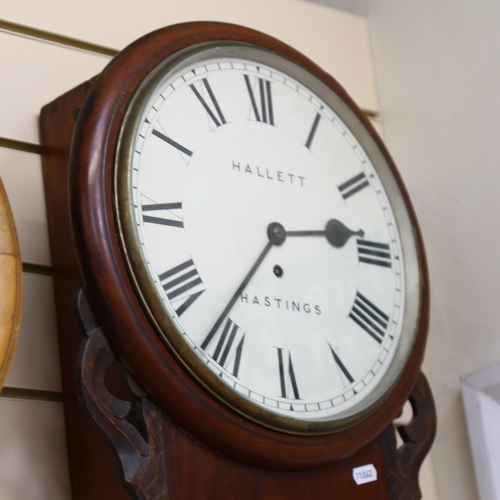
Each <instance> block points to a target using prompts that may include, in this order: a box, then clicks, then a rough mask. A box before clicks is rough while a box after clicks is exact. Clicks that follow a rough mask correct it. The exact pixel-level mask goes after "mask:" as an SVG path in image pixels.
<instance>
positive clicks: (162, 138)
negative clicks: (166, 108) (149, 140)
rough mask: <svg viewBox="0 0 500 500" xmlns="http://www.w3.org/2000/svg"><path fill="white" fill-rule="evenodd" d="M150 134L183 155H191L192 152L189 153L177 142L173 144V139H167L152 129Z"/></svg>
mask: <svg viewBox="0 0 500 500" xmlns="http://www.w3.org/2000/svg"><path fill="white" fill-rule="evenodd" d="M152 133H153V135H155V136H156V137H158V138H159V139H161V140H162V141H165V142H166V143H167V144H170V146H173V147H174V148H175V149H177V150H179V151H180V152H181V153H184V154H185V155H188V156H191V155H192V154H193V152H192V151H190V150H189V149H188V148H185V147H184V146H182V145H181V144H179V143H178V142H175V141H174V140H173V139H170V137H167V136H166V135H165V134H162V133H161V132H160V131H159V130H156V129H153V132H152Z"/></svg>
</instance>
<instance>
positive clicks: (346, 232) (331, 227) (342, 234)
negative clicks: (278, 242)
mask: <svg viewBox="0 0 500 500" xmlns="http://www.w3.org/2000/svg"><path fill="white" fill-rule="evenodd" d="M364 235H365V232H364V231H363V230H362V229H360V230H359V231H352V230H351V229H349V228H348V227H347V226H345V225H344V224H343V223H342V222H340V221H339V220H337V219H330V220H329V221H328V223H327V224H326V228H325V230H324V231H287V232H286V236H326V239H327V240H328V243H330V245H332V246H334V247H335V248H341V247H343V246H344V245H345V244H346V243H347V241H348V240H349V238H350V237H351V236H360V237H361V238H362V237H363V236H364Z"/></svg>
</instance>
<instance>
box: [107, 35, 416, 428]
mask: <svg viewBox="0 0 500 500" xmlns="http://www.w3.org/2000/svg"><path fill="white" fill-rule="evenodd" d="M232 51H236V52H239V54H237V55H235V57H242V58H245V56H244V55H242V52H243V54H245V53H248V52H249V53H251V54H252V55H253V56H254V57H255V56H257V55H258V58H257V61H260V62H264V63H266V64H269V65H270V66H273V64H272V63H274V66H275V67H277V68H278V69H280V70H281V71H284V72H285V73H288V74H290V75H291V76H292V78H295V79H297V80H298V81H300V82H302V83H303V84H304V85H306V86H307V87H309V88H311V89H312V90H313V91H314V92H315V93H316V94H317V95H318V96H319V97H320V98H321V99H323V100H324V101H325V102H326V103H328V105H329V106H330V107H331V108H332V109H333V110H334V111H335V112H336V113H337V114H338V115H339V116H340V117H341V119H342V120H343V121H344V123H345V124H346V125H347V126H348V127H349V128H350V130H351V132H352V133H353V134H354V135H355V136H356V138H357V140H358V141H359V142H360V143H361V144H362V146H363V148H364V150H365V152H366V154H367V155H368V156H369V157H370V160H371V161H372V163H373V165H374V168H375V169H376V170H377V173H378V175H379V178H380V180H381V182H382V184H383V185H384V188H385V190H386V193H387V197H388V199H389V201H390V203H391V206H392V208H393V212H394V216H395V218H396V221H397V224H398V227H399V232H400V235H401V243H402V249H403V253H404V260H405V273H406V283H407V293H406V313H405V320H404V324H403V329H402V333H401V339H400V341H399V345H398V347H397V349H396V354H395V356H394V358H393V360H392V364H391V367H390V368H389V370H388V371H387V372H386V374H385V375H384V376H383V378H382V380H381V381H380V382H379V384H378V386H377V387H376V388H375V389H374V390H373V391H372V392H370V393H369V394H368V395H367V397H366V398H365V399H363V400H362V401H361V402H360V403H358V405H356V406H355V407H353V408H352V409H351V410H348V411H346V412H345V415H344V414H343V413H340V414H339V415H337V416H336V417H335V418H334V419H330V420H319V421H304V420H298V419H292V418H289V417H285V416H281V415H278V414H276V413H273V412H271V411H268V410H266V409H264V408H263V407H261V406H259V405H257V404H255V403H253V402H252V401H250V400H248V399H246V398H244V397H243V396H241V395H240V394H238V393H237V392H235V391H233V390H232V389H231V388H230V387H229V386H228V385H227V384H226V383H225V382H223V381H222V380H221V379H220V378H219V377H217V375H216V374H215V373H214V372H213V371H212V370H210V369H209V368H208V367H207V366H206V365H205V364H204V363H203V361H202V360H201V359H200V358H199V357H198V356H197V355H196V354H195V353H194V352H193V351H192V349H191V348H190V347H189V346H188V344H187V343H186V342H185V341H184V339H183V338H182V335H181V334H180V332H179V331H178V330H177V328H176V327H175V325H174V323H173V322H172V320H171V317H170V315H169V313H168V312H167V311H166V309H165V308H164V306H163V304H162V301H161V299H159V297H158V294H157V291H156V288H155V286H154V284H153V283H152V281H151V279H150V275H149V272H148V270H147V267H146V265H145V263H144V258H143V256H142V252H141V250H140V243H139V240H138V238H137V236H136V233H135V222H134V215H133V211H132V208H131V207H132V203H131V182H130V169H131V158H132V150H133V144H134V141H135V131H136V130H137V128H138V123H139V121H140V118H141V114H142V111H143V109H144V106H145V104H146V102H147V100H148V99H149V97H150V95H151V94H152V92H153V91H154V89H155V88H156V87H157V86H158V84H159V83H160V82H161V80H163V79H164V78H165V75H166V74H167V73H169V72H173V71H178V70H180V69H182V68H183V67H186V66H188V65H190V64H192V63H193V62H197V61H199V60H203V59H206V58H207V59H208V58H209V57H213V56H214V55H217V56H218V57H220V56H221V54H226V53H227V54H228V55H229V54H230V53H231V52H232ZM214 52H216V53H217V54H214ZM247 57H248V56H247ZM250 59H252V58H250ZM253 60H256V59H255V58H253ZM269 61H271V64H270V62H269ZM283 67H285V69H283ZM332 103H333V104H332ZM113 178H114V193H113V196H114V206H115V212H116V220H117V225H118V235H119V240H120V243H121V249H122V253H123V256H124V260H125V263H126V267H127V269H128V272H129V275H130V278H131V280H132V283H133V285H134V288H135V290H136V292H137V295H138V297H139V300H140V303H141V305H142V307H143V308H144V310H145V311H146V313H147V315H148V317H149V319H150V321H151V323H152V325H153V327H154V328H155V330H156V331H157V333H158V334H159V336H160V338H161V339H162V340H163V342H164V343H165V345H166V346H167V348H168V349H169V350H170V351H171V352H172V353H173V354H174V356H175V357H176V359H177V360H178V361H179V362H180V363H181V364H182V365H183V366H184V368H185V369H186V370H187V371H188V372H189V373H190V374H191V375H192V376H193V377H194V378H195V379H196V380H197V381H198V382H199V383H200V384H201V385H202V386H203V387H204V388H205V389H206V390H208V391H209V392H210V393H211V394H212V395H214V396H215V397H216V398H218V399H219V400H220V401H222V402H223V403H224V404H226V405H227V406H229V407H230V408H232V409H233V410H234V411H236V412H237V413H239V414H241V415H243V416H245V417H246V418H249V419H250V420H252V421H254V422H257V423H259V424H262V425H264V426H266V427H269V428H272V429H275V430H278V431H281V432H286V433H289V434H298V435H320V434H330V433H333V432H338V431H341V430H343V429H346V428H348V427H351V426H353V425H355V424H357V423H359V422H361V421H362V420H364V419H365V418H367V417H368V416H369V415H371V414H372V413H373V412H374V411H375V410H376V409H377V408H379V407H380V406H381V405H382V403H383V402H384V401H385V399H386V397H387V396H388V395H389V394H390V392H391V389H392V388H393V387H394V385H395V384H396V383H397V381H398V380H399V378H400V376H401V374H402V372H403V371H404V368H405V366H406V362H407V360H408V358H409V356H410V354H411V352H412V348H413V345H414V342H415V338H416V333H417V327H418V323H419V318H420V312H421V303H422V281H421V265H420V259H419V255H418V248H417V243H416V239H415V235H414V228H413V225H412V222H411V218H410V215H409V213H408V209H407V207H406V203H405V200H404V197H403V194H402V193H401V190H400V188H399V186H398V183H397V181H396V178H395V176H394V174H393V172H392V168H391V166H390V163H389V162H388V160H387V159H386V157H385V156H384V154H383V153H382V151H381V150H380V148H379V146H378V144H377V143H376V141H375V140H374V138H373V136H372V135H371V132H370V131H368V129H367V128H366V127H365V125H364V124H363V122H362V121H361V120H360V118H359V117H358V116H357V114H356V113H355V112H354V111H353V110H352V109H351V107H350V106H349V105H348V104H347V103H346V102H345V101H344V100H343V99H342V98H341V97H340V96H339V95H338V94H337V93H336V92H335V90H334V89H333V88H331V87H330V86H328V85H326V84H325V83H324V82H323V81H322V80H320V79H319V78H318V77H317V76H316V75H314V74H313V73H311V72H310V71H309V70H307V69H305V68H304V67H302V66H300V65H298V64H297V63H296V62H294V61H292V60H290V59H286V58H285V57H283V56H282V55H279V54H276V53H274V52H271V51H269V50H267V49H264V48H261V47H258V46H255V45H251V44H247V43H241V42H234V41H227V42H224V41H216V42H205V43H202V44H199V45H195V46H192V47H189V48H186V49H183V50H180V51H178V52H176V53H175V54H173V55H171V56H170V57H168V58H166V59H165V60H163V61H162V62H161V63H160V64H158V65H157V66H156V67H155V69H154V70H153V71H151V72H150V73H149V74H148V75H147V77H146V78H145V79H144V80H143V82H142V83H141V85H140V86H139V88H138V90H137V91H136V93H135V94H134V96H133V98H132V100H131V102H130V105H129V106H128V109H127V111H126V113H125V116H124V119H123V123H122V125H121V129H120V135H119V140H118V142H117V150H116V154H115V162H114V172H113ZM387 381H388V382H387ZM384 382H385V383H384ZM382 385H383V387H381V386H382ZM359 407H361V408H359ZM356 408H358V410H357V411H355V410H356Z"/></svg>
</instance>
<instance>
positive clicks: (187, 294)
mask: <svg viewBox="0 0 500 500" xmlns="http://www.w3.org/2000/svg"><path fill="white" fill-rule="evenodd" d="M158 278H160V281H161V284H162V286H163V289H164V290H165V292H166V293H167V297H168V300H170V302H171V303H172V305H173V304H174V303H176V302H181V303H180V305H179V306H178V307H177V309H176V310H175V312H176V313H177V315H178V316H181V314H183V313H184V312H185V311H186V309H187V308H188V307H190V306H191V305H192V304H193V302H194V301H195V300H196V299H197V298H198V297H199V296H200V295H201V294H202V293H203V292H204V291H205V287H204V285H203V281H202V280H201V278H200V276H199V274H198V271H197V270H196V267H195V265H194V263H193V261H192V260H187V261H186V262H183V263H182V264H179V265H178V266H175V267H173V268H172V269H170V270H168V271H165V272H164V273H162V274H159V275H158Z"/></svg>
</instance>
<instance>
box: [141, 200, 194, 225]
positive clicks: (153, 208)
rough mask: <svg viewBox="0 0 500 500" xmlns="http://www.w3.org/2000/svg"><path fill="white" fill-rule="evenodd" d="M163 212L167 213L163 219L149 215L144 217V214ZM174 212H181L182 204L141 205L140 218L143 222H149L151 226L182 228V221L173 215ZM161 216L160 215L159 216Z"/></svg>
mask: <svg viewBox="0 0 500 500" xmlns="http://www.w3.org/2000/svg"><path fill="white" fill-rule="evenodd" d="M162 210H165V211H166V212H167V214H166V216H165V217H153V216H151V215H145V214H144V212H161V211H162ZM174 210H180V211H182V202H179V203H154V204H151V205H142V218H143V220H144V222H150V223H152V224H161V225H163V226H172V227H184V221H183V220H182V217H180V216H179V215H177V214H175V213H174V212H173V211H174ZM159 215H161V214H159ZM172 215H173V216H174V217H177V218H176V219H171V218H169V217H171V216H172Z"/></svg>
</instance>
